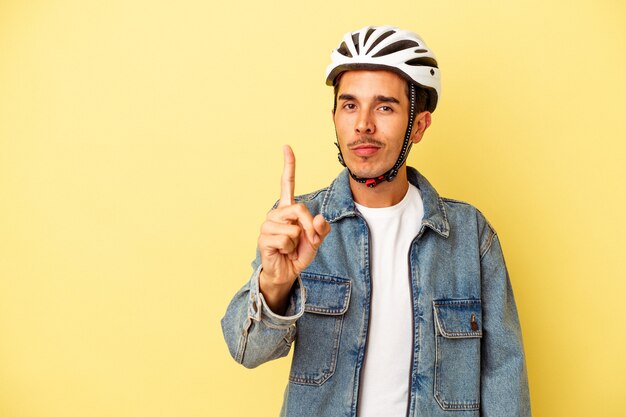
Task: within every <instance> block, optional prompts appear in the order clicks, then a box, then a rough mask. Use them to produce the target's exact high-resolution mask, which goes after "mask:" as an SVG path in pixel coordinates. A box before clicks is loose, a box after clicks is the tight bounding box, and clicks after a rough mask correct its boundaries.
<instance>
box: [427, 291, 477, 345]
mask: <svg viewBox="0 0 626 417" xmlns="http://www.w3.org/2000/svg"><path fill="white" fill-rule="evenodd" d="M433 306H434V314H435V322H436V325H437V328H438V329H439V333H440V334H441V335H442V336H443V337H446V338H450V339H455V338H464V337H482V335H483V321H482V314H481V312H482V309H481V304H480V300H435V301H433Z"/></svg>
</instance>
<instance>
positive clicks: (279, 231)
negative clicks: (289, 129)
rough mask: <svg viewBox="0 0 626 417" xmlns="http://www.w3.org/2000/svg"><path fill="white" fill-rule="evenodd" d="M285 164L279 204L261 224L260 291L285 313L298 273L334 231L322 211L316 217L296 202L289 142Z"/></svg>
mask: <svg viewBox="0 0 626 417" xmlns="http://www.w3.org/2000/svg"><path fill="white" fill-rule="evenodd" d="M283 155H284V158H285V167H284V169H283V175H282V179H281V186H280V200H279V202H278V207H276V208H275V209H274V210H272V211H270V212H269V213H268V215H267V218H266V219H265V222H263V225H262V226H261V235H260V236H259V241H258V245H259V251H260V253H261V265H262V270H261V276H260V279H259V284H260V290H261V293H262V294H263V297H264V298H265V301H266V302H267V304H268V306H269V307H270V309H272V311H274V312H276V313H278V314H283V313H284V311H285V309H286V307H287V301H288V296H289V292H290V291H291V287H292V286H293V282H294V281H295V280H296V278H297V276H298V275H299V274H300V272H302V271H303V270H304V269H305V268H306V267H307V266H309V264H310V263H311V262H313V259H315V255H316V254H317V249H318V248H319V247H320V245H321V244H322V242H323V241H324V238H325V237H326V236H327V235H328V233H329V232H330V224H328V222H327V221H326V220H325V219H324V217H322V215H321V214H318V215H317V216H315V217H313V216H312V215H311V213H310V212H309V210H308V209H307V208H306V206H304V204H295V201H294V198H293V194H294V189H295V172H296V158H295V156H294V154H293V151H292V150H291V148H290V147H289V145H285V146H284V147H283Z"/></svg>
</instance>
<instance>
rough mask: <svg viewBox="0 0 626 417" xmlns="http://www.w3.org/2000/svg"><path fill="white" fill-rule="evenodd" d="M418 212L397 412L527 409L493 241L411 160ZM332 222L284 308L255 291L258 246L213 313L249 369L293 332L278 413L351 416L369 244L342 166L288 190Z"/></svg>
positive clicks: (364, 322)
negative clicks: (329, 177) (316, 182)
mask: <svg viewBox="0 0 626 417" xmlns="http://www.w3.org/2000/svg"><path fill="white" fill-rule="evenodd" d="M408 178H409V181H410V182H411V183H412V184H413V185H415V186H417V187H418V188H419V190H420V192H421V195H422V199H423V202H424V218H423V220H422V225H421V228H420V230H419V233H418V234H417V236H415V238H414V240H413V242H412V244H411V248H410V250H409V253H408V260H407V261H408V262H409V271H410V277H407V279H409V280H410V283H411V291H412V294H411V295H412V297H411V299H412V306H413V355H412V356H413V357H412V361H411V366H410V375H407V377H408V378H409V399H408V409H407V416H410V417H413V416H420V417H470V416H471V417H478V416H484V417H496V416H498V417H516V416H530V401H529V393H528V382H527V376H526V365H525V360H524V352H523V346H522V337H521V331H520V324H519V320H518V315H517V310H516V307H515V301H514V299H513V292H512V289H511V283H510V281H509V277H508V273H507V270H506V266H505V263H504V258H503V256H502V250H501V248H500V242H499V239H498V236H497V235H496V233H495V231H494V230H493V228H492V227H491V226H490V225H489V223H488V222H487V220H486V219H485V218H484V217H483V216H482V214H481V213H480V212H479V211H478V210H477V209H476V208H474V207H472V206H471V205H469V204H466V203H463V202H460V201H456V200H450V199H445V198H441V197H439V195H438V194H437V191H435V189H434V188H433V187H432V186H431V185H430V183H429V182H428V181H427V180H426V179H425V178H424V177H423V176H422V175H421V174H420V173H419V172H417V171H416V170H415V169H413V168H408ZM297 202H300V203H303V204H305V205H306V206H307V207H308V209H309V210H310V212H311V214H312V215H316V214H318V213H321V214H322V215H323V216H324V218H325V219H326V220H327V221H328V222H329V223H330V224H331V232H330V234H329V235H328V236H327V237H326V239H325V240H324V243H323V244H322V246H321V247H320V249H319V251H318V254H317V257H316V258H315V260H314V261H313V262H312V263H311V265H309V267H308V268H307V269H306V270H304V271H303V272H302V273H301V275H300V276H299V277H298V279H297V280H296V282H295V283H294V286H293V289H292V292H291V296H290V302H289V307H288V309H287V312H286V314H285V315H284V316H280V315H277V314H275V313H274V312H272V311H271V310H270V309H269V307H268V306H267V304H266V303H265V300H264V299H263V295H262V294H261V293H260V292H259V272H260V268H261V267H260V257H259V255H258V253H257V257H256V259H255V260H254V262H253V264H252V265H253V269H254V272H253V274H252V278H251V279H250V280H249V282H248V283H247V284H246V285H245V286H244V287H243V288H242V289H241V290H240V291H239V292H237V294H236V295H235V296H234V298H233V300H232V301H231V303H230V305H229V306H228V308H227V311H226V315H225V316H224V318H223V319H222V329H223V332H224V337H225V339H226V343H227V345H228V348H229V350H230V353H231V355H232V356H233V358H234V359H235V360H236V361H237V362H239V363H241V364H243V365H244V366H246V367H249V368H253V367H256V366H258V365H260V364H262V363H264V362H267V361H269V360H272V359H276V358H279V357H282V356H285V355H287V353H288V352H289V350H290V349H291V346H292V344H294V342H295V348H294V354H293V361H292V364H291V372H290V376H289V383H288V385H287V388H286V391H285V396H284V403H283V407H282V410H281V416H288V417H313V416H314V417H322V416H328V417H340V416H341V417H354V416H356V415H357V414H356V413H357V411H356V410H357V404H358V394H359V382H360V381H359V377H360V373H361V369H362V365H363V358H364V356H365V349H366V341H367V336H368V321H369V314H370V310H369V309H370V268H369V264H370V253H369V251H370V246H369V241H368V228H367V224H366V222H365V220H363V218H362V217H361V216H360V215H359V213H358V211H357V210H356V208H355V205H354V201H353V199H352V194H351V192H350V186H349V177H348V174H347V171H346V170H344V171H343V172H342V173H341V174H340V175H339V176H338V177H337V178H336V179H335V180H334V181H333V183H332V184H331V185H330V186H329V187H327V188H324V189H322V190H319V191H316V192H314V193H311V194H308V195H305V196H302V197H299V198H297Z"/></svg>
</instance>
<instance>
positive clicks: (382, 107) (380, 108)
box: [378, 106, 393, 112]
mask: <svg viewBox="0 0 626 417" xmlns="http://www.w3.org/2000/svg"><path fill="white" fill-rule="evenodd" d="M378 109H379V110H382V111H384V112H390V111H393V109H392V108H391V107H389V106H380V107H379V108H378Z"/></svg>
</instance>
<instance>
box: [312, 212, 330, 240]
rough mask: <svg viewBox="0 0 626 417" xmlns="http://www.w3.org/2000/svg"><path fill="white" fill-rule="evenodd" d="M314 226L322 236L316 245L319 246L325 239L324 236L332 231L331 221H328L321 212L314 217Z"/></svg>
mask: <svg viewBox="0 0 626 417" xmlns="http://www.w3.org/2000/svg"><path fill="white" fill-rule="evenodd" d="M313 228H314V229H315V232H316V233H317V234H318V236H319V237H320V241H319V243H318V244H317V245H316V246H319V245H320V244H321V243H322V241H323V240H324V238H325V237H326V236H327V235H328V233H330V223H328V222H327V221H326V219H324V216H322V215H321V214H318V215H317V216H315V217H314V218H313Z"/></svg>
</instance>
